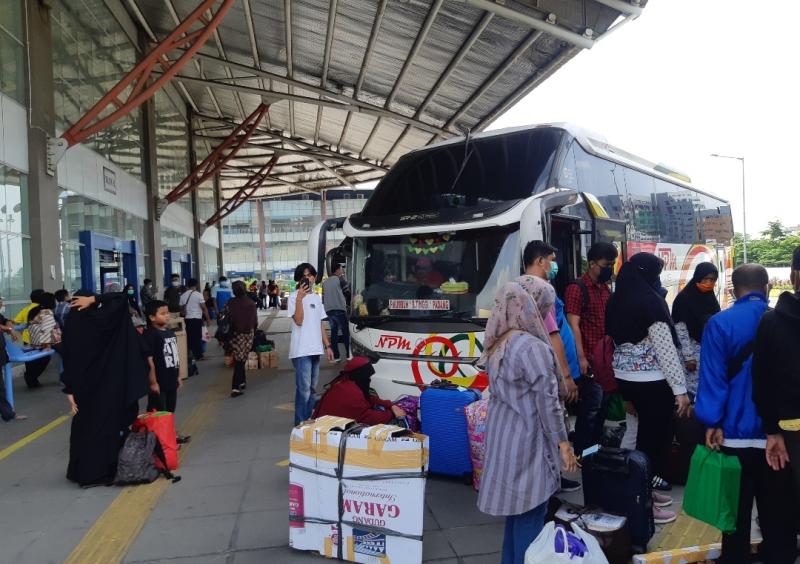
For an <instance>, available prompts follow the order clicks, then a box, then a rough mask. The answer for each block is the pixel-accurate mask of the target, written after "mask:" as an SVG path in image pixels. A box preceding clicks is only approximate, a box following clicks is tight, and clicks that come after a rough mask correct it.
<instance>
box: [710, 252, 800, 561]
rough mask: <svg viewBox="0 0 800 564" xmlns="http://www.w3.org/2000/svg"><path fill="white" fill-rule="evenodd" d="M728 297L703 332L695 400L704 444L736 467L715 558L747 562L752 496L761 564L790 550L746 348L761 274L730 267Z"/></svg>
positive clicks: (780, 488) (784, 557)
mask: <svg viewBox="0 0 800 564" xmlns="http://www.w3.org/2000/svg"><path fill="white" fill-rule="evenodd" d="M733 291H734V293H735V294H736V303H735V304H734V306H733V307H732V308H730V309H727V310H725V311H723V312H721V313H718V314H717V315H715V316H714V317H712V318H711V320H710V321H709V322H708V324H707V325H706V328H705V331H704V332H703V342H702V347H701V350H702V351H703V354H702V356H701V359H700V385H699V387H698V391H697V404H696V406H695V409H696V412H697V417H698V419H699V420H700V421H701V422H702V423H703V424H704V425H705V426H706V429H707V430H706V446H708V447H709V448H712V449H717V450H720V449H721V450H722V452H724V453H725V454H728V455H731V456H736V457H737V458H738V459H739V462H740V463H741V465H742V479H741V484H740V491H739V513H738V519H737V524H736V532H735V533H732V534H725V535H723V536H722V558H721V559H720V560H718V561H717V562H719V563H724V564H730V563H740V562H741V563H745V562H750V519H751V514H752V510H753V498H755V500H756V503H757V506H758V517H759V525H760V527H761V533H762V535H763V537H764V541H763V543H762V544H761V547H760V549H759V553H760V557H761V559H762V560H763V561H764V562H765V563H775V564H782V563H784V562H785V563H787V564H789V563H792V562H794V558H795V554H796V552H797V550H796V537H795V528H794V524H795V520H794V513H793V500H794V497H793V495H792V491H793V490H792V481H791V475H790V473H789V470H788V468H784V469H783V470H779V471H775V470H772V469H771V468H770V467H769V465H768V464H767V460H766V457H765V453H764V449H765V447H766V435H765V434H764V429H763V426H762V422H761V419H760V418H759V416H758V413H757V412H756V406H755V404H754V403H753V399H752V397H753V379H752V372H751V369H752V350H753V341H754V339H755V336H756V329H757V328H758V324H759V321H760V320H761V316H762V315H763V314H764V312H765V311H767V307H768V301H767V294H768V292H769V276H768V275H767V271H766V269H765V268H764V267H762V266H760V265H756V264H746V265H743V266H740V267H739V268H737V269H736V270H735V271H734V272H733Z"/></svg>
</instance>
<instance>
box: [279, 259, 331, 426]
mask: <svg viewBox="0 0 800 564" xmlns="http://www.w3.org/2000/svg"><path fill="white" fill-rule="evenodd" d="M316 278H317V271H316V269H315V268H314V267H313V266H312V265H311V264H309V263H307V262H304V263H302V264H299V265H298V266H297V268H295V270H294V280H295V282H297V289H296V290H295V291H294V292H292V293H291V294H289V300H288V302H289V303H288V313H289V317H291V319H292V338H291V344H290V346H289V358H290V359H291V360H292V365H293V366H294V374H295V383H296V385H297V390H296V392H295V396H294V424H295V425H298V424H299V423H301V422H303V421H305V420H306V419H309V418H311V414H312V413H313V411H314V403H315V402H316V398H315V397H314V396H315V392H316V387H317V382H318V381H319V357H320V355H322V353H323V352H325V353H326V355H327V357H328V360H329V361H333V349H332V348H331V345H330V341H329V340H328V333H327V332H326V331H325V325H323V323H322V322H323V321H324V320H325V319H327V316H326V315H325V308H324V307H323V306H322V300H321V299H320V297H319V295H318V294H316V293H314V291H313V288H314V283H315V281H316Z"/></svg>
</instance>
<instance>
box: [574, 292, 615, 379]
mask: <svg viewBox="0 0 800 564" xmlns="http://www.w3.org/2000/svg"><path fill="white" fill-rule="evenodd" d="M574 284H576V285H577V286H578V288H580V289H581V295H582V298H583V307H582V311H586V310H587V309H588V308H589V288H587V287H586V284H584V282H583V280H581V279H580V278H578V279H577V280H575V282H574ZM614 349H615V345H614V339H612V338H611V337H609V336H608V335H606V336H605V337H603V338H602V339H600V340H599V341H598V342H597V344H596V345H595V346H594V350H591V351H588V354H587V360H588V361H589V364H590V365H591V367H592V374H593V375H594V379H595V381H596V382H597V383H598V384H600V387H601V388H603V392H604V393H606V394H613V393H615V392H616V391H617V390H618V389H619V386H618V384H617V379H616V377H615V376H614Z"/></svg>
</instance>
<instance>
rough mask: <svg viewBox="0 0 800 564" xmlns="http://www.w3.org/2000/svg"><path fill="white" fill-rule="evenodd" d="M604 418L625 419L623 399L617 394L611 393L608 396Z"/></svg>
mask: <svg viewBox="0 0 800 564" xmlns="http://www.w3.org/2000/svg"><path fill="white" fill-rule="evenodd" d="M606 419H608V420H609V421H625V400H623V399H622V396H621V395H619V394H611V395H610V396H609V398H608V412H607V414H606Z"/></svg>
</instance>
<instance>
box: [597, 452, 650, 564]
mask: <svg viewBox="0 0 800 564" xmlns="http://www.w3.org/2000/svg"><path fill="white" fill-rule="evenodd" d="M582 474H583V500H584V505H596V506H599V507H602V508H603V509H605V510H606V511H609V512H611V513H617V514H619V515H624V516H625V517H627V518H628V523H627V524H628V530H629V531H630V534H631V541H632V542H633V544H634V545H635V546H636V547H637V548H639V549H641V550H642V551H643V552H645V551H646V549H647V543H648V542H649V541H650V538H651V537H652V536H653V533H655V523H653V490H652V485H651V480H652V473H651V471H650V461H649V460H648V458H647V456H645V454H644V453H642V452H639V451H637V450H627V449H622V448H601V449H600V450H599V451H598V452H597V453H595V454H593V455H591V456H589V457H587V458H586V459H584V461H583V471H582Z"/></svg>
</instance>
